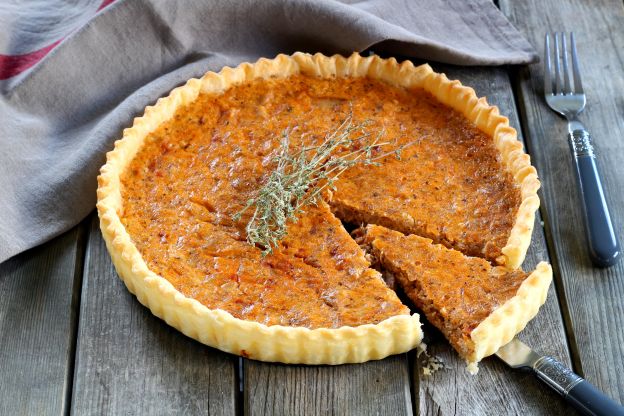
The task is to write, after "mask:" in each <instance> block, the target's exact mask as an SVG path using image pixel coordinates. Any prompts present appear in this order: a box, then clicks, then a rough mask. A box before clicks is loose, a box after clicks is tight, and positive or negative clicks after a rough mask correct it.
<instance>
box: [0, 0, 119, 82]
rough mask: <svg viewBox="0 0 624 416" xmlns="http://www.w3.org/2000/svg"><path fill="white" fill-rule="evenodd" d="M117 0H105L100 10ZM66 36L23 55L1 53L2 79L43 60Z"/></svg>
mask: <svg viewBox="0 0 624 416" xmlns="http://www.w3.org/2000/svg"><path fill="white" fill-rule="evenodd" d="M114 1H115V0H103V1H102V3H101V4H100V6H99V7H98V9H97V10H98V11H100V10H102V9H103V8H105V7H106V6H108V5H110V4H111V3H113V2H114ZM64 38H65V37H62V38H61V39H59V40H57V41H55V42H53V43H51V44H50V45H48V46H44V47H43V48H41V49H38V50H36V51H33V52H28V53H25V54H23V55H3V54H1V53H0V80H4V79H8V78H11V77H14V76H15V75H18V74H20V73H22V72H24V71H26V70H27V69H28V68H30V67H32V66H33V65H35V64H36V63H37V62H39V61H40V60H42V59H43V58H44V57H45V56H46V55H47V54H48V53H49V52H50V51H51V50H52V49H54V47H55V46H56V45H58V44H59V43H61V41H62V40H63V39H64Z"/></svg>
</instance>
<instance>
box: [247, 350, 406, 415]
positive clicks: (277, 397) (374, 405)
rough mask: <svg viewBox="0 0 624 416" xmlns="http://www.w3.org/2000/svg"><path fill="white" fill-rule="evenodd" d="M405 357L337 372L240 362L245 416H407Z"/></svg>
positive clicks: (335, 369)
mask: <svg viewBox="0 0 624 416" xmlns="http://www.w3.org/2000/svg"><path fill="white" fill-rule="evenodd" d="M408 368H409V367H408V361H407V355H406V354H402V355H397V356H393V357H389V358H386V359H384V360H380V361H369V362H367V363H363V364H350V365H339V366H299V365H282V364H272V363H262V362H258V361H252V360H245V367H244V369H245V371H244V380H245V389H244V392H245V393H244V409H245V414H246V415H362V416H364V415H393V416H394V415H397V416H398V415H411V414H412V402H411V399H410V386H409V371H408Z"/></svg>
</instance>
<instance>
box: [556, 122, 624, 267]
mask: <svg viewBox="0 0 624 416" xmlns="http://www.w3.org/2000/svg"><path fill="white" fill-rule="evenodd" d="M568 137H569V139H570V147H571V148H572V151H573V153H574V163H575V165H576V175H577V179H578V183H579V186H580V189H581V197H582V199H583V215H584V216H585V232H586V233H587V241H588V244H589V254H590V256H591V259H592V261H593V262H594V264H595V265H597V266H599V267H609V266H613V265H614V264H616V263H617V262H618V260H619V259H620V254H621V249H620V244H619V242H618V238H617V236H616V235H615V229H614V228H613V223H612V222H611V215H610V214H609V207H607V201H606V200H605V197H604V191H603V190H602V181H601V179H600V174H599V173H598V167H597V165H596V157H595V155H594V148H593V146H592V143H591V136H590V135H589V133H588V132H587V131H586V130H574V131H573V132H572V133H570V134H569V135H568Z"/></svg>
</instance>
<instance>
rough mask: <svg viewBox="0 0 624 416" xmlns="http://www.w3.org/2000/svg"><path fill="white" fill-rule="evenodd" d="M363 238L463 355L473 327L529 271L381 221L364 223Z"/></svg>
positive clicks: (511, 293)
mask: <svg viewBox="0 0 624 416" xmlns="http://www.w3.org/2000/svg"><path fill="white" fill-rule="evenodd" d="M363 240H364V244H366V245H367V246H368V247H369V248H370V252H371V254H372V255H373V256H374V257H375V258H376V260H377V261H378V262H379V263H380V264H381V266H382V267H383V268H384V269H386V270H388V271H390V272H391V273H392V274H393V276H394V278H395V279H396V280H397V282H398V283H399V285H400V286H401V287H402V289H403V290H404V291H405V294H406V295H407V296H408V297H409V298H410V299H411V300H412V301H413V302H414V304H415V305H416V306H418V308H419V309H421V310H422V311H423V313H424V314H425V316H426V317H427V320H428V321H429V322H431V323H432V324H433V325H434V326H435V327H436V328H438V329H439V330H440V331H442V333H443V334H444V335H445V336H446V338H447V339H448V340H449V342H450V343H451V345H452V346H453V347H454V348H455V349H456V350H457V351H458V352H459V353H460V355H462V356H463V357H465V358H467V359H469V358H470V357H472V356H473V355H474V349H475V345H474V342H473V340H472V338H471V333H472V331H473V330H474V329H475V328H477V327H478V326H479V324H480V323H481V322H483V321H484V320H485V319H486V318H487V317H488V316H490V315H491V314H492V312H493V311H494V310H496V309H497V308H499V307H500V306H502V305H503V304H504V303H505V302H507V301H508V300H510V299H511V298H513V297H514V296H516V294H517V292H518V289H519V287H520V285H521V284H522V282H523V281H524V280H526V279H527V277H528V274H527V273H525V272H523V271H522V270H508V269H506V268H504V267H500V266H498V267H492V265H491V264H490V263H488V262H487V261H485V260H484V259H481V258H476V257H468V256H465V255H464V254H462V253H460V252H459V251H456V250H453V249H447V248H446V247H444V246H442V245H440V244H433V243H432V241H431V240H430V239H427V238H423V237H419V236H416V235H409V236H405V235H403V234H402V233H400V232H397V231H393V230H389V229H387V228H385V227H381V226H368V227H367V229H366V234H365V236H364V238H363ZM415 253H418V254H417V255H414V254H415Z"/></svg>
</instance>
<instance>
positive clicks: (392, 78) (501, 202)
mask: <svg viewBox="0 0 624 416" xmlns="http://www.w3.org/2000/svg"><path fill="white" fill-rule="evenodd" d="M347 114H350V116H351V117H352V118H353V120H356V121H361V122H365V123H366V126H367V129H369V131H370V134H371V135H372V136H379V137H380V138H381V139H380V140H381V141H383V143H385V145H384V146H390V149H391V150H392V149H394V150H395V151H396V153H399V152H401V153H402V154H401V158H400V160H399V159H398V158H397V157H396V156H398V155H389V156H384V155H385V153H383V152H384V151H385V150H382V149H380V148H381V147H382V146H379V148H377V147H374V148H372V149H371V152H372V153H375V154H377V153H379V154H381V157H380V159H381V160H378V161H377V162H376V164H375V165H367V166H361V167H360V166H356V167H354V168H352V169H351V170H347V171H346V172H345V173H344V175H343V176H342V177H341V178H340V179H339V180H338V181H337V182H336V187H333V189H332V190H331V192H326V193H325V194H324V195H326V198H325V199H324V201H321V202H319V203H318V204H317V205H315V206H306V207H305V208H304V209H303V211H301V212H298V213H297V215H296V217H295V218H291V219H289V220H288V223H287V228H286V231H287V233H286V237H284V238H283V239H282V240H281V241H280V242H279V244H278V245H277V247H275V248H274V250H273V251H272V253H270V254H268V255H267V256H263V255H262V247H256V246H252V245H250V244H248V242H247V237H248V236H247V234H246V225H247V224H248V222H249V219H250V216H251V214H252V213H251V212H250V211H243V209H244V207H245V206H246V204H247V202H248V201H249V200H250V198H253V197H254V195H255V192H256V191H257V190H258V189H259V188H260V187H261V186H262V185H263V184H264V183H265V182H266V180H267V177H268V176H269V175H270V174H271V172H272V170H274V169H275V163H274V160H275V155H276V153H277V152H279V147H280V137H281V136H282V134H283V132H291V133H293V134H292V135H291V137H290V145H291V146H292V148H293V149H300V148H302V146H311V147H314V146H316V145H318V144H319V143H320V142H322V140H323V139H324V137H326V135H327V133H328V132H329V131H331V130H332V129H333V128H335V127H336V126H337V125H339V124H340V123H341V121H342V120H344V119H345V116H346V115H347ZM387 148H388V147H384V149H387ZM349 150H354V149H346V151H349ZM377 164H378V166H377ZM98 184H99V187H98V204H97V208H98V214H99V216H100V225H101V229H102V234H103V237H104V240H105V241H106V244H107V247H108V250H109V251H110V253H111V257H112V260H113V263H114V265H115V267H116V268H117V271H118V272H119V275H120V277H121V278H122V279H123V280H124V282H125V283H126V285H127V287H128V288H129V290H130V291H131V292H132V293H135V294H136V296H137V298H138V299H139V301H141V302H142V303H143V304H145V305H146V306H148V307H149V308H150V309H151V311H152V312H153V313H154V314H155V315H157V316H159V317H161V318H162V319H164V320H166V321H167V323H169V324H170V325H172V326H174V327H176V328H178V329H179V330H180V331H182V332H183V333H185V334H186V335H188V336H190V337H192V338H195V339H197V340H199V341H200V342H203V343H205V344H207V345H210V346H213V347H216V348H219V349H221V350H224V351H228V352H233V353H235V354H240V355H243V356H246V357H251V358H254V359H258V360H265V361H280V362H285V363H307V364H321V363H325V364H340V363H347V362H362V361H367V360H371V359H380V358H383V357H385V356H388V355H390V354H396V353H400V352H405V351H408V350H410V349H412V348H413V347H415V346H416V345H417V344H419V343H420V341H421V339H422V332H421V329H420V322H419V317H418V315H410V313H409V310H408V308H407V307H406V306H404V305H402V304H401V303H400V301H399V299H398V298H397V296H396V295H395V293H394V292H393V291H392V290H391V289H389V288H388V287H387V286H385V284H384V282H383V280H382V279H381V278H380V275H379V273H378V272H377V271H375V270H373V269H371V268H370V267H369V266H370V264H369V263H368V261H367V260H366V257H365V253H364V252H363V251H362V250H361V249H360V248H359V246H358V245H357V243H356V242H355V241H354V240H353V239H351V237H350V236H349V234H348V233H347V231H346V230H345V229H344V228H343V227H342V224H341V220H342V221H346V222H354V221H365V222H369V223H379V224H381V225H385V226H389V227H392V228H395V229H397V230H400V231H403V232H405V233H415V234H419V235H422V236H425V237H429V238H431V239H433V240H435V241H436V242H440V243H443V244H445V245H446V246H448V247H453V248H455V249H458V250H462V251H464V252H465V253H467V254H470V255H475V256H480V257H483V258H485V259H487V260H489V261H492V262H496V263H498V264H501V265H504V266H505V267H507V268H509V269H514V268H517V267H518V266H519V265H520V263H521V262H522V260H523V258H524V256H525V253H526V251H527V248H528V245H529V242H530V236H531V232H532V227H533V220H534V213H535V210H536V209H537V207H538V205H539V200H538V199H537V195H536V191H537V188H538V187H539V181H538V180H537V176H536V174H535V169H534V168H533V167H532V166H531V165H530V163H529V158H528V156H527V155H526V154H524V152H523V151H522V146H521V144H520V143H519V142H518V141H517V139H516V133H515V130H514V129H512V128H511V127H509V123H508V120H507V119H506V118H505V117H502V116H500V115H499V114H498V110H497V109H496V107H491V106H489V105H487V103H486V102H485V100H484V99H478V98H477V97H476V95H475V93H474V91H473V90H472V89H471V88H468V87H463V86H462V85H461V84H459V82H457V81H449V80H448V79H447V78H446V77H445V76H444V75H442V74H437V73H435V72H433V71H432V70H431V68H430V67H429V66H428V65H422V66H419V67H414V66H413V65H412V64H411V63H410V62H404V63H401V64H399V63H397V61H396V60H394V59H389V60H383V59H380V58H379V57H376V56H373V57H368V58H363V57H361V56H359V55H357V54H354V55H352V56H350V57H349V58H344V57H341V56H333V57H326V56H323V55H320V54H317V55H314V56H312V55H308V54H302V53H296V54H294V55H292V56H285V55H280V56H278V57H277V58H275V59H273V60H267V59H261V60H259V61H258V62H256V63H255V64H248V63H244V64H241V65H240V66H238V67H237V68H234V69H232V68H224V69H223V70H222V71H221V72H220V73H213V72H209V73H207V74H206V75H204V76H203V77H202V78H201V79H192V80H190V81H188V83H187V84H186V85H184V86H182V87H179V88H176V89H174V90H173V91H172V92H171V94H170V95H169V96H168V97H165V98H162V99H160V100H158V102H157V103H156V105H155V106H153V107H147V108H146V110H145V114H144V115H143V116H142V117H139V118H136V119H135V121H134V125H133V126H132V127H131V128H128V129H126V130H124V135H123V138H122V139H121V140H119V141H117V142H116V143H115V149H114V150H113V151H111V152H109V153H108V155H107V162H106V164H105V165H104V166H103V167H102V169H101V175H100V176H99V178H98ZM484 206H487V208H488V209H483V207H484ZM241 212H242V213H243V215H242V216H240V217H238V216H237V214H239V213H241ZM449 252H451V251H449ZM415 255H417V253H416V254H415ZM483 262H484V264H487V263H486V262H485V260H483ZM496 270H499V269H496ZM500 270H502V269H500ZM517 273H521V272H517ZM512 274H513V273H512ZM508 283H509V284H512V283H513V284H515V283H514V282H511V281H507V280H504V281H502V283H501V284H508ZM509 290H510V291H513V290H514V289H513V288H510V289H509ZM503 320H504V319H503ZM471 322H472V321H471ZM488 336H494V335H488ZM479 345H480V344H479ZM476 354H477V355H476V357H478V356H479V355H478V354H480V353H479V352H477V353H476Z"/></svg>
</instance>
